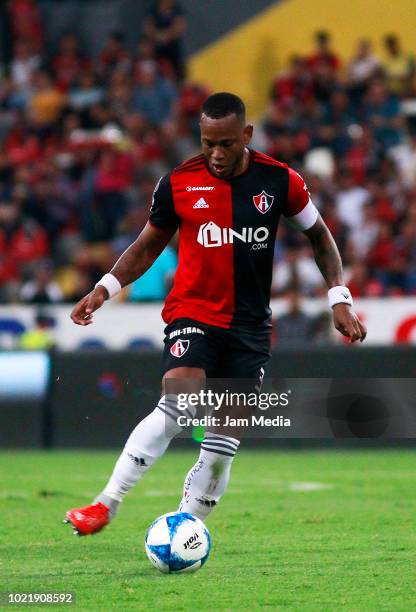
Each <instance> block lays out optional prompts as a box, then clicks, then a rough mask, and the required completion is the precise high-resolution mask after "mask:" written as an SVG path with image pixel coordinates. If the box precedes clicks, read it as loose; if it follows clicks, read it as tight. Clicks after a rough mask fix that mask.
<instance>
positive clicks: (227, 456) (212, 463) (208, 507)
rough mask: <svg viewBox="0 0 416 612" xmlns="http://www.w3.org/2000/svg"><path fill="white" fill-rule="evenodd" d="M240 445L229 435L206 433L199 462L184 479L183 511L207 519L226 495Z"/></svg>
mask: <svg viewBox="0 0 416 612" xmlns="http://www.w3.org/2000/svg"><path fill="white" fill-rule="evenodd" d="M239 444H240V442H239V440H237V439H236V438H232V437H230V436H225V435H221V434H216V433H210V432H207V433H206V434H205V438H204V441H203V442H202V444H201V451H200V453H199V457H198V460H197V462H196V463H195V465H194V466H193V467H192V468H191V469H190V470H189V472H188V474H187V476H186V478H185V483H184V488H183V497H182V500H181V502H180V504H179V511H180V512H189V513H190V514H194V515H195V516H197V517H198V518H200V519H201V520H203V521H204V520H205V519H206V518H207V516H208V515H209V514H210V512H211V511H212V510H213V509H214V508H215V506H216V505H217V504H218V502H219V500H220V498H221V497H222V495H223V494H224V493H225V490H226V488H227V485H228V481H229V479H230V471H231V464H232V462H233V459H234V456H235V454H236V452H237V449H238V446H239Z"/></svg>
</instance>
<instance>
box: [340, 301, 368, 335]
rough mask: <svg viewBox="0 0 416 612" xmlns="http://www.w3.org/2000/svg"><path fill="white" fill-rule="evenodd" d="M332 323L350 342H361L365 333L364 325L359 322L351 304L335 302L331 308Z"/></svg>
mask: <svg viewBox="0 0 416 612" xmlns="http://www.w3.org/2000/svg"><path fill="white" fill-rule="evenodd" d="M332 310H333V317H334V325H335V327H336V329H337V330H338V331H339V332H341V334H343V335H344V336H346V337H347V338H349V339H350V342H355V341H356V340H359V341H360V342H362V341H363V340H364V338H365V337H366V335H367V328H366V326H365V325H364V324H363V323H361V321H360V319H359V318H358V317H357V315H356V314H355V312H354V311H353V310H352V309H351V306H348V305H347V304H335V306H333V308H332Z"/></svg>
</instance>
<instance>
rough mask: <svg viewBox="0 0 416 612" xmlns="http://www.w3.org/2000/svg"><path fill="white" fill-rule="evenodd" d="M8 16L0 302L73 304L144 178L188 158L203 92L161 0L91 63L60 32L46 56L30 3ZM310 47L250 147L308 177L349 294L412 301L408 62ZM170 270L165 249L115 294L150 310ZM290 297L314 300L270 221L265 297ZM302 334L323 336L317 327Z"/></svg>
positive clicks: (286, 239)
mask: <svg viewBox="0 0 416 612" xmlns="http://www.w3.org/2000/svg"><path fill="white" fill-rule="evenodd" d="M8 10H9V12H12V13H13V12H14V13H13V15H12V17H10V15H9V18H10V22H11V23H13V24H14V27H13V28H11V31H10V34H11V42H10V44H11V46H10V49H11V50H12V52H11V53H10V57H9V61H7V62H5V64H4V66H3V67H2V74H1V77H0V303H8V302H23V303H40V304H48V303H59V302H63V301H66V302H74V301H76V300H78V299H79V298H81V297H82V296H83V295H85V293H86V292H88V291H89V290H90V289H91V286H92V285H93V284H94V283H95V282H96V281H97V280H98V279H99V278H100V277H101V276H102V274H103V273H105V272H106V271H108V269H109V268H110V267H111V265H112V264H113V262H114V261H115V260H116V259H117V257H118V256H119V255H120V254H121V253H122V252H123V250H124V249H125V248H126V247H127V246H128V245H129V244H130V243H131V242H132V241H133V240H134V239H135V238H136V236H137V234H138V232H139V231H140V229H141V228H142V227H143V226H144V224H145V222H146V219H147V215H148V209H149V205H150V203H151V195H152V191H153V188H154V185H155V183H156V181H157V180H158V178H159V177H160V176H161V175H162V174H163V173H164V172H167V171H169V170H170V169H171V168H172V167H173V166H174V165H176V164H178V163H180V162H181V161H183V159H185V158H186V157H188V156H190V155H192V154H194V153H196V152H197V151H198V148H199V134H198V113H199V108H200V105H201V103H202V101H203V100H204V99H205V97H206V96H207V95H208V93H209V92H208V91H207V89H206V88H205V87H204V85H203V84H195V83H191V82H189V80H187V78H186V66H185V64H184V61H183V57H182V51H181V40H182V37H183V34H184V31H185V28H186V17H185V16H184V14H183V12H182V10H181V7H180V5H179V4H178V3H177V2H176V1H175V0H157V1H155V2H154V4H153V6H152V7H151V9H150V10H149V12H148V14H147V17H146V19H145V21H144V23H143V24H142V27H141V31H140V29H139V30H138V32H139V38H138V41H137V46H136V48H135V49H134V50H131V49H129V48H127V46H126V44H125V40H124V36H123V33H122V32H111V33H109V35H108V38H107V40H106V41H104V43H103V47H102V50H101V52H100V53H99V55H98V56H97V57H89V56H88V55H86V54H85V53H84V50H83V45H82V41H81V40H80V39H79V37H78V36H77V34H76V33H74V32H67V33H65V34H64V35H63V36H62V37H61V38H60V40H59V43H58V45H57V47H56V49H55V50H54V51H53V52H50V50H49V49H48V50H46V47H45V42H44V41H45V33H44V32H43V31H42V20H41V19H40V14H39V12H38V6H37V4H36V2H35V1H34V0H14V1H12V2H9V4H8ZM19 11H20V12H19ZM314 44H315V47H316V48H315V50H314V52H313V53H312V54H311V55H310V56H308V57H300V56H296V57H293V58H292V59H291V61H290V65H289V67H288V69H287V70H286V71H284V72H283V73H280V74H278V75H276V78H275V79H274V81H273V83H272V84H271V96H270V102H269V105H268V108H267V110H266V112H265V115H264V117H263V120H262V121H261V123H259V125H258V126H256V132H257V142H256V143H255V144H256V145H257V144H259V143H260V144H261V146H262V148H263V150H264V151H265V152H267V153H269V154H270V155H272V156H273V157H275V158H276V159H278V160H280V161H284V162H287V163H288V164H290V165H291V166H292V167H294V168H295V169H296V170H298V171H299V172H301V173H302V174H303V176H304V177H305V179H306V180H307V182H308V185H309V188H310V191H311V196H312V199H313V201H314V203H315V205H316V206H317V207H318V208H319V210H320V211H321V213H322V215H323V216H324V218H325V220H326V222H327V224H328V225H329V227H330V229H331V231H332V233H333V235H334V237H335V240H336V241H337V244H338V245H339V248H340V250H341V253H342V256H343V260H344V264H345V266H346V271H347V279H346V280H347V283H348V285H349V287H350V289H351V292H352V294H353V295H354V296H364V297H366V296H385V295H403V294H414V293H416V246H415V245H416V242H415V235H416V81H415V66H414V61H413V58H412V56H411V55H410V54H409V53H408V52H407V51H406V50H403V49H402V48H401V44H400V40H399V39H398V38H397V36H395V35H393V34H392V35H388V36H386V37H385V39H384V41H383V45H384V54H383V56H382V57H378V56H376V55H375V54H374V53H373V51H372V47H371V43H370V41H367V40H362V41H360V42H359V43H358V46H357V52H356V54H355V55H354V57H352V58H351V60H350V61H349V62H347V63H345V62H342V61H341V60H340V58H339V57H338V55H337V52H336V49H333V47H332V43H331V39H330V36H329V34H327V33H326V32H318V33H317V34H316V37H315V41H314ZM412 99H415V102H413V101H412ZM175 268H176V250H175V246H174V245H173V246H171V247H169V248H168V249H167V250H166V251H165V252H164V253H163V254H162V256H161V257H160V258H159V260H158V261H157V263H156V265H155V266H154V267H153V268H152V269H151V270H150V271H149V272H148V273H147V274H146V275H145V276H144V277H143V278H142V279H141V280H139V281H137V282H136V283H134V284H133V285H132V286H131V287H130V288H129V289H128V290H126V291H125V292H124V294H123V297H122V299H127V300H132V301H140V300H142V301H152V300H161V299H163V298H164V296H165V295H166V292H167V291H168V289H169V287H170V284H171V281H172V277H173V274H174V271H175ZM293 291H296V292H300V293H302V294H303V295H307V296H320V295H324V294H325V292H326V291H325V287H324V284H323V281H322V277H321V276H320V273H319V271H318V270H317V268H316V266H315V264H314V262H313V259H312V255H311V252H310V249H309V247H308V246H307V243H306V242H305V241H304V240H303V239H302V236H299V235H298V234H296V233H295V232H293V231H292V230H290V228H288V227H286V226H285V225H283V224H282V227H281V228H280V229H279V240H278V241H277V246H276V270H275V274H274V279H273V295H275V296H280V295H284V294H286V293H287V292H293ZM294 300H295V298H294ZM295 301H296V300H295ZM294 312H296V308H294ZM306 327H307V326H306ZM305 329H306V328H305ZM308 329H309V327H308ZM311 329H312V327H311ZM313 329H316V330H317V332H316V333H318V334H321V335H322V333H323V332H322V323H320V322H319V321H318V323H317V325H316V326H315V327H313ZM311 333H312V332H311ZM314 333H315V332H314Z"/></svg>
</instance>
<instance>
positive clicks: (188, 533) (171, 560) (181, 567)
mask: <svg viewBox="0 0 416 612" xmlns="http://www.w3.org/2000/svg"><path fill="white" fill-rule="evenodd" d="M145 550H146V554H147V556H148V557H149V560H150V561H151V563H153V565H154V566H155V567H156V568H157V569H158V570H160V571H161V572H163V573H164V574H174V573H179V572H195V571H196V570H197V569H199V568H200V567H202V566H203V565H204V563H205V562H206V560H207V559H208V555H209V551H210V550H211V537H210V535H209V531H208V529H207V528H206V527H205V525H204V523H203V522H202V521H201V520H200V519H199V518H197V517H196V516H193V515H192V514H188V513H187V512H168V513H167V514H163V515H162V516H159V518H157V519H156V520H155V521H153V523H152V524H151V525H150V527H149V529H148V530H147V532H146V540H145Z"/></svg>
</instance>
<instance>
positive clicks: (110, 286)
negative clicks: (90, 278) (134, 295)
mask: <svg viewBox="0 0 416 612" xmlns="http://www.w3.org/2000/svg"><path fill="white" fill-rule="evenodd" d="M98 285H101V286H102V287H105V288H106V289H107V291H108V297H109V298H112V297H114V296H115V295H117V294H118V293H120V291H121V285H120V283H119V281H118V280H117V278H116V277H115V276H114V274H104V276H103V277H102V279H101V280H99V281H98V283H97V284H96V285H95V286H96V287H98Z"/></svg>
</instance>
